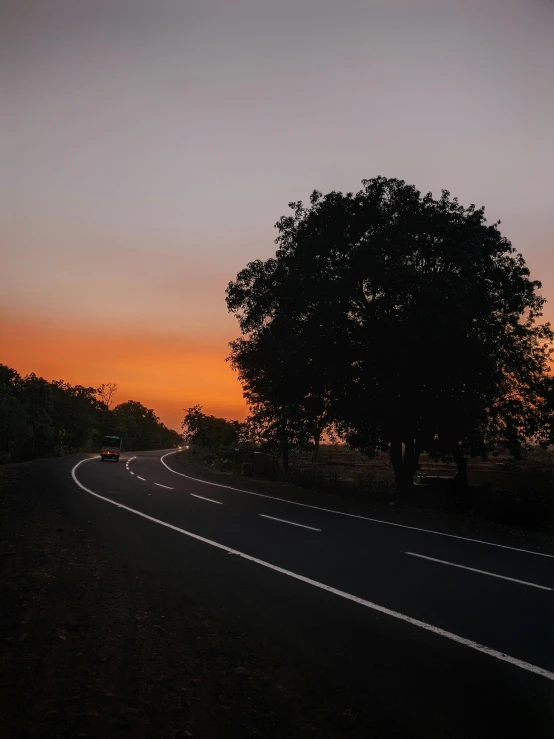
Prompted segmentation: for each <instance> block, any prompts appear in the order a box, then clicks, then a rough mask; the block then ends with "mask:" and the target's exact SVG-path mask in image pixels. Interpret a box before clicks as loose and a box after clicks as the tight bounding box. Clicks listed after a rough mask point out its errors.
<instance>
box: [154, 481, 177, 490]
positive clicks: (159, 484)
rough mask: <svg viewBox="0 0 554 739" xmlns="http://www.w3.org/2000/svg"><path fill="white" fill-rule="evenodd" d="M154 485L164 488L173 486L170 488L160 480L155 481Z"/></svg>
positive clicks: (167, 488)
mask: <svg viewBox="0 0 554 739" xmlns="http://www.w3.org/2000/svg"><path fill="white" fill-rule="evenodd" d="M154 485H157V486H158V487H159V488H166V490H173V488H170V487H169V485H162V483H161V482H155V483H154Z"/></svg>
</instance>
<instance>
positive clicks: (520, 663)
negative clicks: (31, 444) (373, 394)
mask: <svg viewBox="0 0 554 739" xmlns="http://www.w3.org/2000/svg"><path fill="white" fill-rule="evenodd" d="M90 461H91V460H90V459H82V460H81V461H80V462H77V464H76V465H75V467H73V469H72V470H71V476H72V478H73V480H74V482H75V484H76V485H78V486H79V487H80V488H81V489H82V490H84V491H85V492H86V493H88V494H89V495H93V496H94V497H95V498H99V499H100V500H103V501H104V502H105V503H109V504H110V505H115V506H117V507H118V508H123V509H125V510H126V511H129V513H134V514H135V516H140V517H141V518H145V519H146V520H147V521H152V523H157V524H158V525H159V526H165V527H166V528H168V529H171V530H172V531H177V532H178V533H179V534H183V535H184V536H188V537H190V538H191V539H195V540H196V541H200V542H202V543H203V544H208V545H209V546H212V547H215V548H216V549H221V550H222V551H224V552H227V554H236V555H237V556H238V557H242V559H245V560H247V561H248V562H254V563H255V564H258V565H260V566H261V567H267V568H268V569H270V570H273V571H274V572H279V573H281V574H282V575H287V576H288V577H291V578H293V579H294V580H299V581H300V582H304V583H306V584H307V585H312V586H313V587H314V588H319V589H320V590H324V591H326V592H328V593H332V594H333V595H338V596H339V597H341V598H345V599H346V600H350V601H352V602H354V603H358V604H359V605H362V606H365V607H366V608H370V609H371V610H373V611H377V612H378V613H384V614H385V615H387V616H392V618H396V619H398V620H400V621H404V622H406V623H409V624H411V625H412V626H418V627H419V628H420V629H423V630H424V631H430V632H431V633H433V634H436V635H437V636H442V637H444V638H445V639H450V640H451V641H454V642H457V643H458V644H462V645H464V646H466V647H469V648H470V649H474V650H475V651H477V652H481V653H482V654H487V655H488V656H489V657H495V658H496V659H498V660H501V661H502V662H507V663H508V664H511V665H514V667H519V668H521V669H522V670H526V671H527V672H532V673H534V674H535V675H540V676H541V677H546V678H547V679H548V680H552V681H554V672H550V671H549V670H545V669H544V668H543V667H538V666H537V665H532V664H530V663H529V662H525V661H524V660H521V659H517V657H510V655H508V654H504V652H498V651H497V650H496V649H491V648H490V647H486V646H485V645H484V644H479V643H478V642H474V641H472V640H471V639H466V638H465V637H463V636H458V635H457V634H453V633H452V632H450V631H445V630H444V629H441V628H439V627H438V626H433V625H432V624H428V623H425V621H419V620H418V619H416V618H412V617H411V616H406V615H405V614H403V613H399V612H398V611H393V610H391V609H390V608H385V606H380V605H378V604H377V603H371V602H370V601H368V600H364V599H363V598H358V596H356V595H351V594H350V593H346V592H344V591H343V590H338V589H337V588H333V587H332V586H331V585H325V584H324V583H321V582H318V581H317V580H312V579H311V578H309V577H305V576H304V575H299V574H298V573H296V572H291V571H290V570H285V569H284V568H283V567H278V566H277V565H274V564H271V563H270V562H265V561H264V560H263V559H258V558H257V557H252V556H251V555H250V554H245V553H244V552H240V551H239V550H238V549H231V548H230V547H228V546H225V544H220V543H219V542H217V541H212V540H211V539H206V538H205V537H203V536H200V535H199V534H194V533H192V531H186V530H185V529H181V528H179V527H178V526H174V525H173V524H172V523H168V522H167V521H162V520H160V519H159V518H154V517H153V516H149V515H148V514H146V513H143V512H142V511H137V510H136V509H135V508H130V507H129V506H126V505H121V504H120V503H116V502H115V501H113V500H111V499H110V498H106V497H105V496H104V495H100V494H99V493H95V492H94V490H90V488H87V487H85V485H83V484H82V483H81V482H79V480H78V479H77V474H76V472H75V470H76V469H77V468H78V467H80V466H81V465H82V464H83V463H85V462H90Z"/></svg>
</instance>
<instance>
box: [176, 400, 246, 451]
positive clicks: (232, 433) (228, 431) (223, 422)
mask: <svg viewBox="0 0 554 739" xmlns="http://www.w3.org/2000/svg"><path fill="white" fill-rule="evenodd" d="M181 428H182V429H183V437H184V440H185V441H186V442H187V443H188V444H197V445H199V446H205V447H228V446H233V445H234V444H238V442H239V438H240V434H241V428H242V424H240V423H239V422H238V421H228V420H227V419H225V418H216V417H215V416H209V415H207V414H205V413H203V412H202V406H201V405H195V406H192V407H191V408H188V409H187V410H186V412H185V417H184V419H183V422H182V424H181Z"/></svg>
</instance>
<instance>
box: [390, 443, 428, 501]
mask: <svg viewBox="0 0 554 739" xmlns="http://www.w3.org/2000/svg"><path fill="white" fill-rule="evenodd" d="M420 454H421V449H420V448H419V446H418V444H417V442H416V441H414V439H410V440H408V441H407V442H405V443H404V455H403V454H402V441H401V440H400V439H395V440H394V441H393V442H391V445H390V448H389V456H390V461H391V464H392V468H393V470H394V481H395V485H396V493H397V495H403V494H409V493H410V491H411V490H412V488H413V485H414V474H415V473H416V472H417V470H418V469H419V456H420Z"/></svg>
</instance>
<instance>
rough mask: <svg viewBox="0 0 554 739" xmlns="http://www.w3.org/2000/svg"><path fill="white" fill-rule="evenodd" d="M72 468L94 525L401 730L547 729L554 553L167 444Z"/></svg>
mask: <svg viewBox="0 0 554 739" xmlns="http://www.w3.org/2000/svg"><path fill="white" fill-rule="evenodd" d="M69 474H70V475H71V478H72V480H71V481H70V482H71V483H72V485H71V491H70V496H69V497H68V498H67V500H68V502H69V504H70V506H71V507H72V510H73V511H74V513H75V515H76V516H78V517H79V518H80V519H81V520H83V521H85V523H86V525H87V527H88V529H89V530H90V529H91V528H92V529H94V531H95V532H96V533H97V534H98V535H99V536H101V537H102V538H104V539H107V540H109V541H110V542H112V543H113V544H114V545H115V546H116V547H117V548H118V549H119V550H120V551H121V552H122V553H123V554H124V555H125V556H127V557H129V558H133V559H134V560H135V561H138V562H139V563H140V564H141V566H143V567H147V568H148V569H149V570H151V571H154V572H156V573H159V576H160V577H164V578H167V579H169V580H170V581H171V582H172V583H174V584H175V585H176V586H177V587H179V588H182V589H183V590H185V591H186V592H187V593H188V594H189V595H190V596H191V597H193V598H195V599H197V600H198V601H199V602H201V603H202V605H203V606H205V607H207V608H211V609H213V610H215V611H218V612H220V613H222V614H224V615H225V617H226V618H227V619H229V620H230V621H232V622H233V623H234V624H238V625H240V627H241V628H243V629H247V630H249V631H250V632H251V633H253V634H254V635H256V634H260V635H261V636H263V637H264V638H269V639H271V640H272V641H273V642H274V643H276V644H278V645H279V646H281V647H282V650H283V654H287V655H289V656H290V659H292V660H293V661H295V663H296V664H297V665H300V666H301V665H302V664H303V662H306V663H308V662H309V663H317V665H318V666H319V668H320V669H323V670H324V671H325V673H326V675H328V679H329V685H330V686H332V684H333V682H334V681H340V683H341V685H342V686H344V685H345V683H346V684H347V685H348V688H349V690H350V691H351V693H352V697H353V701H358V702H360V701H362V702H363V701H364V700H365V701H369V702H371V704H372V705H374V707H375V711H376V712H377V713H379V716H380V717H381V718H382V717H383V716H387V715H389V716H390V733H389V734H387V735H388V736H391V737H392V736H398V737H400V736H409V734H406V731H407V730H409V727H410V726H413V727H414V735H416V734H417V735H418V736H419V735H420V732H421V730H422V727H428V736H444V737H450V736H456V737H458V736H459V737H467V736H472V737H480V736H483V737H484V736H489V737H512V736H513V737H523V736H526V737H539V736H548V735H549V731H550V728H551V725H550V720H551V697H552V688H553V681H554V672H553V654H554V651H553V639H552V635H553V631H554V630H553V620H552V600H553V599H552V595H553V578H552V572H553V563H554V559H553V557H552V555H551V554H550V553H548V552H545V551H542V552H539V551H534V550H528V549H525V548H523V547H522V545H521V543H520V542H507V541H506V540H505V539H504V540H502V542H500V541H482V540H480V539H476V538H466V537H461V536H458V535H453V534H451V533H448V532H446V531H434V530H429V529H424V528H420V527H415V526H409V525H406V524H399V523H395V522H394V521H386V520H379V519H376V518H371V517H366V516H360V515H354V514H351V513H348V512H346V511H341V510H330V509H327V508H325V507H324V506H323V505H321V506H319V505H308V504H305V503H299V502H292V501H289V500H285V499H283V498H280V497H278V496H277V495H276V494H275V495H274V494H273V493H272V488H271V487H269V486H268V488H267V490H268V492H267V494H266V493H265V492H259V489H258V490H244V489H241V485H242V483H233V478H232V477H230V478H229V481H230V484H229V485H227V484H222V483H214V482H208V481H205V480H200V479H196V478H194V477H193V476H191V475H190V474H188V473H187V472H186V468H183V467H182V466H181V465H180V464H179V463H178V462H177V460H176V459H175V456H174V453H172V452H167V451H166V452H147V453H137V454H126V455H123V456H122V458H121V461H120V462H119V464H115V463H101V461H100V459H99V458H86V459H84V460H81V461H80V462H78V463H77V464H76V465H75V466H74V467H73V468H72V469H71V471H70V473H69ZM235 485H236V486H235ZM380 725H382V720H381V722H380ZM416 727H418V730H417V731H416V730H415V728H416ZM549 727H550V728H549ZM379 735H380V734H379Z"/></svg>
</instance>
